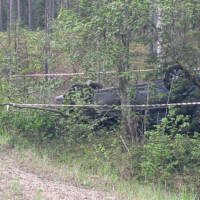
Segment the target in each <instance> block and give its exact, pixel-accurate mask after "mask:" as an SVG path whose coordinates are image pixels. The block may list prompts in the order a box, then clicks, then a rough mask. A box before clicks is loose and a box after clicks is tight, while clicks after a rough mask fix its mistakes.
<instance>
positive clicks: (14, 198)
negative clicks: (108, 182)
mask: <svg viewBox="0 0 200 200" xmlns="http://www.w3.org/2000/svg"><path fill="white" fill-rule="evenodd" d="M0 199H1V200H9V199H10V200H84V199H87V200H120V198H118V197H116V196H114V195H112V194H109V193H107V192H104V191H103V192H101V191H97V190H94V189H92V188H83V187H80V186H74V185H72V184H70V183H69V182H67V181H63V180H62V181H59V180H58V179H57V178H56V177H54V178H53V179H52V178H51V179H48V178H44V177H40V176H38V175H37V173H35V172H34V171H33V170H32V171H31V172H30V171H29V170H28V169H26V168H24V167H20V165H19V164H18V162H17V161H16V160H15V159H13V158H10V157H9V156H3V157H2V156H1V155H0Z"/></svg>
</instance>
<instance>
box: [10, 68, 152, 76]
mask: <svg viewBox="0 0 200 200" xmlns="http://www.w3.org/2000/svg"><path fill="white" fill-rule="evenodd" d="M153 70H155V69H143V70H131V71H132V72H148V71H153ZM96 73H97V74H104V73H105V74H114V73H116V72H114V71H107V72H96ZM85 74H86V73H84V72H78V73H60V74H58V73H57V74H22V75H13V76H20V77H48V76H76V75H85Z"/></svg>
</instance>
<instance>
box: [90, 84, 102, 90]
mask: <svg viewBox="0 0 200 200" xmlns="http://www.w3.org/2000/svg"><path fill="white" fill-rule="evenodd" d="M90 87H91V88H92V89H94V90H97V89H102V88H103V85H101V83H91V84H90Z"/></svg>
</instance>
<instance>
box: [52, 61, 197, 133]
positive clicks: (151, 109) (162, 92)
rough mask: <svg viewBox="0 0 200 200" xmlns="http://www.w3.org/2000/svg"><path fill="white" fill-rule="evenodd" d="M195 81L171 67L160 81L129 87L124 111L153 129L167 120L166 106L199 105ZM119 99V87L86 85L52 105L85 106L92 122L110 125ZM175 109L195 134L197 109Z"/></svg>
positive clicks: (117, 114)
mask: <svg viewBox="0 0 200 200" xmlns="http://www.w3.org/2000/svg"><path fill="white" fill-rule="evenodd" d="M195 81H197V82H198V81H200V77H198V76H197V77H195ZM195 81H194V77H191V75H190V74H189V73H188V72H187V71H184V70H183V68H182V67H181V66H179V65H175V66H172V67H170V68H169V69H168V70H167V71H166V73H165V77H164V79H157V80H154V81H149V82H142V83H137V84H133V85H130V95H131V106H130V107H129V106H127V108H128V109H131V110H132V111H133V112H134V113H138V114H139V116H144V115H146V116H148V124H149V125H150V126H152V125H156V124H158V123H159V122H160V121H161V119H162V118H164V117H166V116H167V113H168V105H169V104H173V103H183V102H198V101H199V99H200V95H199V87H198V85H197V84H195ZM120 97H121V95H120V89H119V87H112V88H103V86H102V85H101V84H99V83H94V82H92V81H87V83H86V84H74V85H72V86H71V87H70V88H69V90H68V92H67V94H66V95H60V96H57V97H56V98H55V102H56V104H70V105H78V104H79V105H80V104H81V105H83V107H84V105H87V106H86V107H87V108H86V109H87V115H90V116H91V117H92V118H104V119H106V120H105V121H106V122H109V123H110V122H115V121H117V120H118V119H120V117H121V115H122V111H121V109H122V108H123V106H121V100H120V99H121V98H120ZM155 104H156V105H155ZM89 105H91V106H89ZM92 105H95V106H92ZM134 105H135V106H134ZM177 107H178V109H177V114H180V113H181V114H182V115H189V116H190V122H191V126H193V129H194V130H197V131H199V130H200V125H199V122H198V121H199V120H198V119H199V117H198V114H199V111H198V107H199V106H198V105H191V106H177ZM146 116H145V117H146Z"/></svg>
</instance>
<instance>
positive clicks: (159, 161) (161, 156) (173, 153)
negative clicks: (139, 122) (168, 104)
mask: <svg viewBox="0 0 200 200" xmlns="http://www.w3.org/2000/svg"><path fill="white" fill-rule="evenodd" d="M174 114H175V111H174V110H171V111H170V115H169V116H168V117H169V118H168V119H163V121H162V123H161V125H157V126H156V127H155V130H151V131H147V132H146V133H145V135H146V137H147V138H148V139H147V140H146V141H145V143H144V145H143V153H142V156H141V157H142V159H141V160H142V162H141V170H142V171H141V173H142V175H143V176H144V177H145V179H146V180H154V181H156V182H159V181H160V182H164V181H166V180H167V181H168V182H170V181H169V180H170V179H171V177H172V176H175V177H174V178H176V176H177V178H178V176H180V177H181V180H182V181H186V182H187V181H188V180H187V177H188V176H190V181H191V182H193V183H194V184H195V181H196V180H197V179H198V177H199V175H198V168H199V165H200V159H199V157H197V156H196V155H197V154H198V155H199V150H200V149H199V147H200V146H199V142H200V140H199V139H200V137H199V133H197V132H196V133H194V135H193V136H188V135H187V134H184V132H185V131H184V129H185V128H187V127H189V118H188V117H187V116H183V115H178V116H175V115H174ZM166 131H167V133H168V134H167V133H166ZM185 133H187V132H185ZM194 151H195V152H196V153H194ZM191 174H193V175H191ZM194 174H195V175H194ZM196 186H197V187H198V184H197V185H196Z"/></svg>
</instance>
